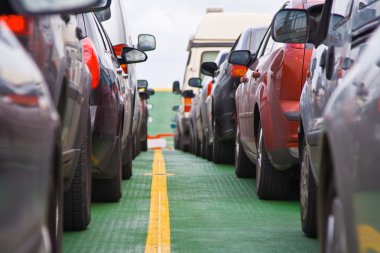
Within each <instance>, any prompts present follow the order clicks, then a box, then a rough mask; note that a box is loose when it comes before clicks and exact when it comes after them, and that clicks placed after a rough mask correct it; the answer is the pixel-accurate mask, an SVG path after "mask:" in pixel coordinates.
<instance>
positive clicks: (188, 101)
mask: <svg viewBox="0 0 380 253" xmlns="http://www.w3.org/2000/svg"><path fill="white" fill-rule="evenodd" d="M190 110H191V98H185V112H190Z"/></svg>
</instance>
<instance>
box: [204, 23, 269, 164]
mask: <svg viewBox="0 0 380 253" xmlns="http://www.w3.org/2000/svg"><path fill="white" fill-rule="evenodd" d="M268 24H269V22H268ZM266 30H267V26H256V27H252V28H249V29H246V30H245V31H244V32H243V33H242V34H241V35H240V36H239V38H238V39H237V40H236V42H235V44H234V45H233V47H232V49H231V51H230V53H229V55H230V54H231V53H233V52H234V51H236V50H247V52H250V53H251V54H252V53H255V52H256V51H257V49H258V47H259V45H260V42H261V41H262V39H263V37H264V35H265V31H266ZM207 65H209V67H208V68H210V67H211V69H212V71H211V73H206V72H204V73H205V74H211V76H215V73H216V72H217V71H219V73H218V78H217V80H216V82H215V84H214V85H213V89H212V92H211V96H210V100H211V101H210V102H209V103H211V104H212V111H211V110H209V112H211V113H212V114H211V115H209V117H208V118H211V119H212V144H213V161H214V162H215V163H231V162H233V161H234V151H235V145H234V142H235V140H234V139H235V126H236V102H235V93H236V89H237V87H238V86H239V83H240V78H241V77H243V76H244V75H245V73H246V72H247V67H246V66H242V65H233V64H230V63H229V62H227V61H226V62H224V63H223V64H222V65H221V66H220V69H218V66H217V65H216V64H215V63H214V62H209V63H207V62H205V63H202V66H207ZM201 68H202V67H201ZM203 70H206V69H203ZM206 71H207V70H206Z"/></svg>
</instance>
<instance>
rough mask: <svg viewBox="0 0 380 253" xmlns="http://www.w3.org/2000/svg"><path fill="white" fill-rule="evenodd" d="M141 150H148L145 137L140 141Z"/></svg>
mask: <svg viewBox="0 0 380 253" xmlns="http://www.w3.org/2000/svg"><path fill="white" fill-rule="evenodd" d="M141 151H144V152H145V151H148V140H146V139H145V140H143V141H142V142H141Z"/></svg>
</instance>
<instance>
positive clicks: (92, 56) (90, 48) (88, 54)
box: [82, 37, 100, 90]
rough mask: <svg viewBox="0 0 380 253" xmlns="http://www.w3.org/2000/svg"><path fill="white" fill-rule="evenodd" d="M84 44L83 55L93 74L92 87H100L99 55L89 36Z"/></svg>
mask: <svg viewBox="0 0 380 253" xmlns="http://www.w3.org/2000/svg"><path fill="white" fill-rule="evenodd" d="M82 45H83V57H84V61H85V62H86V65H87V67H88V69H89V70H90V72H91V74H92V84H91V87H92V89H93V90H95V89H96V88H98V86H99V81H100V66H99V57H98V54H97V53H96V50H95V46H94V43H93V42H92V40H91V39H90V38H89V37H86V38H84V39H83V40H82Z"/></svg>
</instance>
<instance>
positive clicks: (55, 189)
mask: <svg viewBox="0 0 380 253" xmlns="http://www.w3.org/2000/svg"><path fill="white" fill-rule="evenodd" d="M58 138H59V139H60V136H59V137H57V139H58ZM61 156H62V154H61V148H60V145H57V150H56V152H55V159H54V160H55V161H54V162H53V170H52V171H53V172H54V174H53V175H52V180H51V191H50V196H49V210H48V217H49V220H48V228H49V236H50V240H51V245H52V252H53V253H60V252H62V235H63V176H62V168H61Z"/></svg>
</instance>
